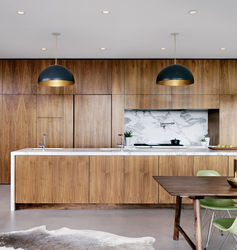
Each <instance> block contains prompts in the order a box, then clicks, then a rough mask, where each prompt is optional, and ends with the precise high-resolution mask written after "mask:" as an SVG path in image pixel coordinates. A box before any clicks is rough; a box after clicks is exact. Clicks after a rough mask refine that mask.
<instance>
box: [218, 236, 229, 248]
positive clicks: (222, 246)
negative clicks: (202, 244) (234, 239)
mask: <svg viewBox="0 0 237 250" xmlns="http://www.w3.org/2000/svg"><path fill="white" fill-rule="evenodd" d="M229 236H230V233H228V234H227V236H226V238H225V240H224V242H223V243H222V245H221V248H220V250H222V248H223V247H224V245H225V243H226V241H227V239H228V237H229Z"/></svg>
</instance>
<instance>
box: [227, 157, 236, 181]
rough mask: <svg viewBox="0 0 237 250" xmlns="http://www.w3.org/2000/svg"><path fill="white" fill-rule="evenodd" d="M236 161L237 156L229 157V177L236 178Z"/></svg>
mask: <svg viewBox="0 0 237 250" xmlns="http://www.w3.org/2000/svg"><path fill="white" fill-rule="evenodd" d="M234 160H237V156H229V176H231V177H234V176H235V174H234V173H235V170H234Z"/></svg>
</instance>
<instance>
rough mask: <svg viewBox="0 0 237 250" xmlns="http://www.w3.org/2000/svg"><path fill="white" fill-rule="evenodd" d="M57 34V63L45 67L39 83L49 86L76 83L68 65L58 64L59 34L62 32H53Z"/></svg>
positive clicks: (63, 85)
mask: <svg viewBox="0 0 237 250" xmlns="http://www.w3.org/2000/svg"><path fill="white" fill-rule="evenodd" d="M52 34H53V35H54V36H56V50H55V65H51V66H49V67H47V68H45V69H44V70H43V71H42V72H41V73H40V75H39V78H38V84H39V85H42V86H48V87H65V86H70V85H73V84H74V83H75V80H74V77H73V75H72V73H71V72H70V70H68V69H67V68H66V67H64V66H61V65H57V36H58V35H60V33H52Z"/></svg>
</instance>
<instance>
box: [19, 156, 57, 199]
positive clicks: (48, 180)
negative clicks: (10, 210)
mask: <svg viewBox="0 0 237 250" xmlns="http://www.w3.org/2000/svg"><path fill="white" fill-rule="evenodd" d="M52 177H53V157H52V156H22V155H21V156H16V169H15V190H16V192H15V202H16V203H52V201H53V200H52V180H53V179H52Z"/></svg>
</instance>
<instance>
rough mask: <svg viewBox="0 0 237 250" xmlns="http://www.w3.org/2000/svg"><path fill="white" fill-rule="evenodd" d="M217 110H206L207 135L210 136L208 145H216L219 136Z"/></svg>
mask: <svg viewBox="0 0 237 250" xmlns="http://www.w3.org/2000/svg"><path fill="white" fill-rule="evenodd" d="M219 120H220V116H219V109H213V110H212V109H209V110H208V134H210V138H211V139H210V145H218V144H219V141H220V139H219V138H220V136H219Z"/></svg>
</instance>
